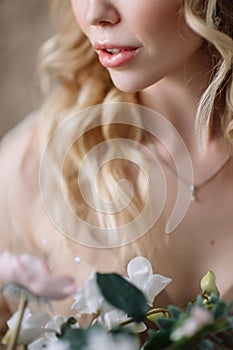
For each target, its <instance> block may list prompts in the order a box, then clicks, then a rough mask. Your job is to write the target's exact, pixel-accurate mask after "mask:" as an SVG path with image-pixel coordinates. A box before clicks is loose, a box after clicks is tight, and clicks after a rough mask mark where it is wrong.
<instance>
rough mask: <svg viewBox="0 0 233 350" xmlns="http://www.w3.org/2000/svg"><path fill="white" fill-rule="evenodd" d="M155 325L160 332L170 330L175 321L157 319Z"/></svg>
mask: <svg viewBox="0 0 233 350" xmlns="http://www.w3.org/2000/svg"><path fill="white" fill-rule="evenodd" d="M157 324H158V326H159V327H160V328H161V329H162V330H166V329H170V328H172V327H173V325H174V324H175V321H174V320H171V319H170V318H160V319H158V321H157Z"/></svg>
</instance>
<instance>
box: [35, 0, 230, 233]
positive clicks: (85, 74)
mask: <svg viewBox="0 0 233 350" xmlns="http://www.w3.org/2000/svg"><path fill="white" fill-rule="evenodd" d="M53 6H54V8H56V16H55V17H56V22H57V25H58V28H57V34H56V35H54V36H53V37H52V38H51V39H50V40H48V41H47V42H46V43H45V44H44V46H43V48H42V50H41V64H40V72H41V75H42V85H43V87H44V89H45V90H46V91H47V98H46V100H45V103H44V105H43V107H42V110H41V115H42V118H43V123H42V125H43V132H44V136H45V139H46V140H47V139H49V137H50V135H51V134H52V133H53V132H54V130H55V129H56V128H57V126H58V125H59V124H60V123H61V122H62V121H64V120H65V119H66V118H68V117H69V116H70V115H71V114H73V113H75V112H78V111H81V110H85V109H86V108H88V107H91V106H94V105H97V104H103V103H105V102H130V103H134V104H137V103H138V96H137V93H134V94H126V93H123V92H121V91H119V90H118V89H117V88H116V87H114V85H113V83H112V82H111V79H110V76H109V74H108V72H107V71H106V69H104V68H103V67H102V66H101V65H100V64H99V61H98V58H97V55H96V53H95V52H94V50H93V48H92V47H91V45H90V43H89V41H88V39H87V38H86V37H85V36H84V34H83V33H82V32H81V30H80V28H79V27H78V25H77V23H76V21H75V19H74V16H73V13H72V9H71V5H70V2H69V1H64V0H55V1H54V4H53ZM184 14H185V18H186V21H187V24H188V25H189V26H190V27H191V28H192V29H193V30H194V31H195V32H196V33H198V34H199V35H200V36H201V37H202V38H203V39H204V40H203V45H205V46H206V48H207V50H209V52H210V56H211V57H212V60H213V68H212V79H211V82H210V84H209V86H208V88H207V89H206V91H205V92H204V94H203V96H202V98H201V100H200V103H199V107H198V111H197V119H196V121H197V128H199V130H201V129H203V125H204V128H205V129H206V130H208V131H209V130H212V131H213V130H214V132H216V130H217V131H218V132H221V134H222V135H225V134H227V135H228V137H229V139H230V140H232V139H233V121H232V119H233V118H232V117H233V82H232V56H233V40H232V37H233V2H232V1H229V0H209V1H208V0H184ZM216 18H218V19H220V21H219V22H220V23H217V22H216ZM104 114H105V113H104V110H100V113H99V115H98V116H97V115H96V114H95V113H93V115H92V113H91V111H90V110H89V109H87V113H86V114H85V113H84V114H82V115H80V118H76V119H75V122H74V123H72V128H66V129H65V130H64V132H63V134H62V135H60V139H58V140H57V139H56V141H55V142H54V143H52V144H51V147H50V154H51V162H50V165H49V166H50V177H51V182H50V184H48V186H50V189H51V188H53V196H54V193H56V186H55V184H56V183H58V182H59V181H60V179H59V176H58V173H59V171H58V169H57V164H58V163H57V159H58V158H59V154H60V153H61V152H62V147H64V142H63V141H64V140H66V142H67V140H68V141H69V139H70V140H71V141H70V142H71V143H72V147H70V149H69V153H68V155H67V157H66V160H65V162H64V164H63V169H62V176H63V183H64V188H65V192H66V195H67V197H68V198H69V202H70V204H71V206H72V209H73V210H74V211H75V212H76V214H77V215H78V216H80V217H82V219H84V220H87V221H88V220H89V221H90V223H91V224H95V225H96V224H97V225H99V226H100V227H101V226H105V227H114V226H117V223H116V221H117V222H118V224H119V222H121V223H123V224H124V223H127V222H129V221H130V220H132V219H133V218H134V217H135V215H138V214H139V213H140V212H141V210H142V207H143V205H144V202H145V198H146V190H145V186H143V185H142V184H143V181H144V180H143V176H142V171H141V170H140V169H137V167H136V168H135V167H134V166H132V164H130V166H129V164H128V162H127V161H124V160H122V159H118V158H117V155H118V154H119V152H118V151H119V150H116V149H112V150H111V152H112V159H115V160H116V161H115V162H110V163H108V164H106V166H105V167H103V168H102V169H101V176H100V177H99V180H98V181H99V182H98V186H99V188H100V189H101V193H102V194H103V195H104V196H105V197H106V198H109V199H110V200H111V199H112V197H113V195H112V193H113V190H115V186H116V184H117V183H118V182H119V180H120V179H123V178H124V179H125V178H126V179H129V180H130V182H131V183H132V184H133V189H134V195H133V198H132V200H131V203H130V206H128V207H127V210H124V211H123V214H122V215H121V214H120V215H111V214H106V215H105V214H103V213H102V212H101V213H100V212H98V213H94V211H93V209H92V208H90V206H88V205H86V204H85V203H84V200H83V197H82V195H81V192H80V189H78V188H77V186H76V185H77V173H78V171H79V168H80V165H81V163H82V161H83V159H84V157H85V155H86V154H87V153H88V152H89V151H90V150H91V149H92V148H93V147H94V146H96V145H98V144H100V143H101V142H103V141H106V140H109V139H114V138H121V137H124V138H129V139H131V140H135V141H137V142H139V143H140V142H144V139H145V138H146V137H147V135H145V133H143V132H142V129H140V128H136V127H134V126H128V125H127V126H124V127H122V126H121V125H118V124H116V123H114V118H115V111H114V112H113V114H112V116H111V122H112V124H108V125H104V126H101V124H104V123H103V122H104V120H105V115H104ZM136 117H137V118H139V119H140V117H139V116H135V118H136ZM96 118H99V124H98V125H99V126H96V127H94V128H92V127H91V126H92V125H95V123H94V121H95V120H96ZM139 122H140V121H139ZM132 124H134V123H132ZM141 124H142V123H141ZM80 130H81V131H82V136H81V137H79V139H78V140H77V141H76V142H74V143H73V141H72V140H73V136H74V135H75V133H76V132H77V131H79V134H80ZM108 151H109V150H108ZM121 152H125V154H126V158H127V155H128V154H129V153H130V152H132V153H133V152H134V153H135V152H136V153H137V152H138V154H137V155H136V156H137V157H142V156H141V155H140V151H139V150H137V149H136V150H134V149H133V148H132V149H127V150H121ZM121 154H122V153H121ZM145 166H146V165H145ZM51 183H53V185H51ZM92 183H93V178H92V171H91V170H90V172H89V173H87V177H86V179H85V183H83V184H82V186H86V187H88V186H89V187H91V186H92ZM126 192H127V191H126ZM121 195H122V196H123V197H124V195H129V196H130V194H127V193H125V190H124V191H122V193H121ZM93 196H94V197H95V201H96V203H97V202H98V199H97V198H96V195H94V194H93ZM53 200H54V201H55V196H54V199H53ZM106 210H107V208H106ZM107 212H108V210H107Z"/></svg>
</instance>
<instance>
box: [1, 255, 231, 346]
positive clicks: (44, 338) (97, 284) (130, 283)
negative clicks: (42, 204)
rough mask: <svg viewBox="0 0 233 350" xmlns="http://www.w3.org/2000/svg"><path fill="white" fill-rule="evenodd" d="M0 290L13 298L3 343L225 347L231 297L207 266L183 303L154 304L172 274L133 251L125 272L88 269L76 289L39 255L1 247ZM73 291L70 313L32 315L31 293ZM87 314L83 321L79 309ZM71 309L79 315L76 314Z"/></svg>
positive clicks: (42, 297) (41, 296) (44, 296)
mask: <svg viewBox="0 0 233 350" xmlns="http://www.w3.org/2000/svg"><path fill="white" fill-rule="evenodd" d="M0 280H2V281H4V284H3V286H2V288H1V291H2V293H4V294H6V295H11V296H12V295H13V296H14V297H17V298H19V309H18V311H17V312H16V313H15V314H14V315H13V316H12V317H11V318H10V319H9V320H8V322H7V324H8V327H9V329H8V331H7V333H6V335H5V337H4V338H3V341H2V342H3V344H5V345H6V346H7V349H8V350H14V349H16V347H17V346H18V345H22V346H23V347H24V349H28V350H42V349H47V350H98V349H101V350H109V349H111V350H139V349H141V350H156V349H171V350H172V349H177V350H181V349H188V350H202V349H203V350H208V349H232V348H233V334H232V330H233V316H232V307H233V303H226V302H225V301H223V300H221V298H220V295H219V291H218V288H217V286H216V283H215V275H214V273H213V272H212V271H209V272H207V273H206V275H205V276H203V277H202V279H201V281H200V294H199V295H198V296H197V297H196V299H195V300H192V301H189V302H188V303H187V305H185V306H182V307H180V306H175V305H170V306H168V307H167V308H159V307H154V303H153V302H154V299H155V298H156V296H157V295H158V294H159V293H160V292H161V291H162V290H163V289H164V288H166V287H167V285H168V284H169V283H171V279H170V278H167V277H164V276H162V275H159V274H154V273H153V270H152V266H151V263H150V261H148V260H147V259H146V258H144V257H141V256H138V257H136V258H134V259H133V260H131V261H130V262H129V264H128V267H127V276H121V275H119V274H116V273H107V274H103V273H98V272H95V273H93V274H92V275H91V276H90V278H89V279H88V281H87V283H86V285H85V287H83V288H78V289H76V287H75V283H74V281H73V280H72V279H71V278H70V277H67V276H57V275H54V274H53V273H52V272H51V271H50V269H49V267H48V266H47V264H46V262H45V261H43V260H41V259H40V258H37V257H34V256H31V255H27V254H23V255H21V256H15V255H12V254H10V253H9V252H5V253H3V254H0ZM69 295H73V298H74V302H73V305H72V306H71V308H72V310H75V311H74V312H73V314H74V316H72V317H69V318H67V317H65V316H63V315H56V316H54V317H52V318H51V317H50V316H49V315H48V314H46V313H41V314H32V313H31V311H30V309H29V308H28V302H29V301H30V300H32V301H33V300H36V301H37V302H46V303H48V302H49V301H50V300H52V299H62V298H65V297H67V296H69ZM82 314H90V315H91V322H90V324H89V326H88V327H86V328H82V327H81V325H80V324H79V323H80V315H82ZM77 315H78V316H77Z"/></svg>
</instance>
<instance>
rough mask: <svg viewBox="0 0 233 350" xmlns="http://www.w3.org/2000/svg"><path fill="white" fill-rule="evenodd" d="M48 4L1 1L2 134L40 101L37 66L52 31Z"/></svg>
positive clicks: (45, 0)
mask: <svg viewBox="0 0 233 350" xmlns="http://www.w3.org/2000/svg"><path fill="white" fill-rule="evenodd" d="M65 1H67V0H65ZM49 3H50V1H49V0H0V137H1V136H2V135H3V134H4V133H5V132H6V131H7V130H9V129H11V128H12V127H13V126H14V125H15V124H16V123H17V122H18V121H19V120H20V119H21V118H23V116H25V115H26V114H27V113H29V112H30V111H32V110H33V109H35V108H37V107H38V106H39V104H40V102H41V95H40V90H39V85H38V79H37V77H36V67H37V57H38V49H39V47H40V45H41V43H42V42H43V41H44V40H46V39H47V38H48V37H49V36H50V33H51V29H50V25H49V11H48V9H49Z"/></svg>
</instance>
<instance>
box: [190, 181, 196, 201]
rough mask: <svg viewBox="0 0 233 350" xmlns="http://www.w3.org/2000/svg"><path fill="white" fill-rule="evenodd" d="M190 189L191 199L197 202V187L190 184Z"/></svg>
mask: <svg viewBox="0 0 233 350" xmlns="http://www.w3.org/2000/svg"><path fill="white" fill-rule="evenodd" d="M190 191H191V194H192V196H191V201H192V202H195V201H196V200H197V187H196V186H195V185H194V184H192V185H190Z"/></svg>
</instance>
